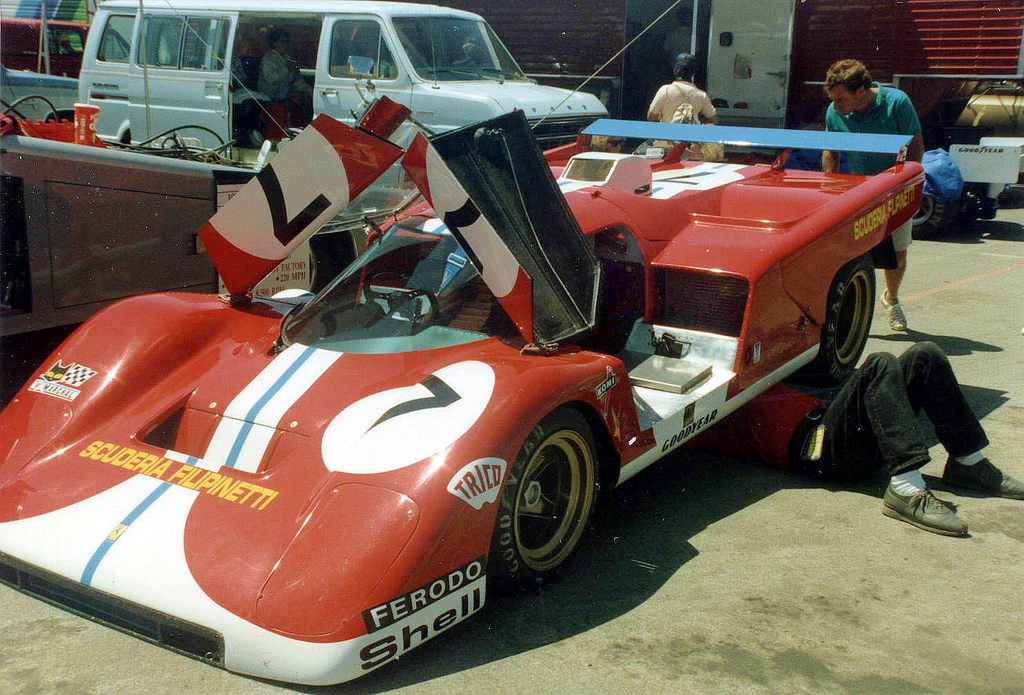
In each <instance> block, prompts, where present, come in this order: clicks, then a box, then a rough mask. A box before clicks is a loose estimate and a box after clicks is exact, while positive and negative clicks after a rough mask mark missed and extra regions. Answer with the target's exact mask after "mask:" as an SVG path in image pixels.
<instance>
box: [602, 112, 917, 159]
mask: <svg viewBox="0 0 1024 695" xmlns="http://www.w3.org/2000/svg"><path fill="white" fill-rule="evenodd" d="M583 134H584V135H610V136H615V137H623V138H637V139H640V140H680V141H683V142H717V143H721V144H722V145H738V146H741V147H779V148H792V149H806V150H834V151H837V152H874V153H880V154H893V155H894V154H899V151H900V150H901V149H902V148H903V147H905V146H906V145H907V143H909V142H910V140H911V138H912V137H913V136H911V135H877V134H870V133H833V132H826V131H823V130H783V129H779V128H745V127H738V126H726V125H691V124H685V123H653V122H644V121H623V120H616V119H613V118H602V119H600V120H597V121H594V122H593V123H592V124H590V125H589V126H587V127H586V128H584V129H583Z"/></svg>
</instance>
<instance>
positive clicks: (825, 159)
mask: <svg viewBox="0 0 1024 695" xmlns="http://www.w3.org/2000/svg"><path fill="white" fill-rule="evenodd" d="M825 91H826V92H828V97H829V99H831V100H832V103H831V104H830V105H829V107H828V112H827V113H826V114H825V130H829V131H836V132H843V133H882V134H886V135H913V136H914V137H913V139H912V140H911V141H910V144H909V145H908V147H907V159H908V160H912V161H915V162H920V161H921V156H922V155H923V154H924V139H923V138H922V137H921V122H920V121H919V120H918V118H917V111H915V110H914V105H913V104H912V103H911V102H910V97H908V96H907V95H906V94H904V93H903V92H901V91H900V90H898V89H893V88H892V87H883V86H881V85H880V84H878V83H877V82H874V81H872V79H871V73H869V72H868V69H867V68H866V67H864V64H863V63H861V62H860V61H859V60H849V59H847V60H839V61H836V62H835V63H833V64H832V66H831V67H830V68H829V69H828V73H827V74H826V75H825ZM846 156H847V159H848V160H849V162H850V172H851V173H854V174H863V175H865V176H872V175H874V174H877V173H879V172H881V171H884V170H885V169H888V168H889V167H891V166H892V165H893V164H895V163H896V158H895V157H894V156H893V155H887V154H873V153H867V152H848V153H847V154H846ZM821 168H822V170H823V171H825V172H835V171H837V170H838V168H839V156H838V155H837V154H836V153H834V152H829V151H828V150H826V151H824V152H822V156H821ZM912 228H913V223H912V222H911V221H910V220H907V222H906V223H905V224H904V225H902V226H901V227H900V228H899V229H897V230H896V231H894V232H893V234H892V241H893V247H894V248H895V250H896V260H897V267H896V268H886V269H885V291H884V292H883V293H882V306H883V307H884V308H885V313H886V316H887V317H888V319H889V327H890V328H892V329H893V330H894V331H905V330H907V316H906V314H904V313H903V307H902V306H900V301H899V289H900V283H902V282H903V275H904V274H905V273H906V270H907V248H909V246H910V242H911V231H912Z"/></svg>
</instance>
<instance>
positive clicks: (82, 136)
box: [75, 104, 100, 146]
mask: <svg viewBox="0 0 1024 695" xmlns="http://www.w3.org/2000/svg"><path fill="white" fill-rule="evenodd" d="M99 112H100V107H99V106H94V105H93V104H75V143H76V144H78V145H90V146H96V144H97V138H96V116H97V114H99Z"/></svg>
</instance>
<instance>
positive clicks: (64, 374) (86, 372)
mask: <svg viewBox="0 0 1024 695" xmlns="http://www.w3.org/2000/svg"><path fill="white" fill-rule="evenodd" d="M94 374H96V370H94V369H89V368H88V367H84V366H82V365H80V364H78V363H77V362H72V363H71V364H69V365H65V364H64V363H63V362H61V361H60V360H57V362H56V363H55V364H54V365H53V366H52V367H50V368H49V369H47V370H46V373H45V374H44V375H43V379H44V380H46V381H49V382H50V383H51V384H65V385H67V386H81V385H82V384H84V383H85V382H86V381H88V380H89V378H90V377H92V376H93V375H94Z"/></svg>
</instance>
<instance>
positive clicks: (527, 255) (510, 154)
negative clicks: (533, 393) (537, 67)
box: [402, 111, 600, 343]
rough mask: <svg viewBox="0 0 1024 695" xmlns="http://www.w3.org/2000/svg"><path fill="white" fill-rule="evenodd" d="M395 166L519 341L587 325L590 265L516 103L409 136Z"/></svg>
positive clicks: (570, 334)
mask: <svg viewBox="0 0 1024 695" xmlns="http://www.w3.org/2000/svg"><path fill="white" fill-rule="evenodd" d="M402 165H403V166H404V167H405V169H406V170H407V171H408V172H409V175H410V176H411V177H412V178H413V180H414V181H415V182H416V185H417V186H418V187H419V189H420V191H421V192H422V193H423V194H424V196H425V197H426V198H427V200H428V201H430V203H431V205H432V206H433V208H434V211H435V212H436V213H437V216H438V217H439V218H440V219H441V220H442V221H443V222H444V223H445V225H446V226H447V227H448V228H449V229H450V230H451V232H452V234H453V235H455V237H456V238H457V239H458V241H459V244H460V245H461V246H462V247H463V249H464V250H465V251H466V253H467V256H468V259H469V261H470V262H471V263H472V264H473V266H474V267H475V268H476V269H477V272H479V273H480V275H481V277H482V278H483V280H484V282H485V283H487V286H488V287H489V288H490V290H491V291H492V292H493V293H494V296H495V297H497V298H498V301H499V302H501V304H502V306H503V307H504V308H505V311H506V312H507V313H508V315H509V317H510V318H511V319H512V320H513V322H515V324H516V326H517V327H518V328H519V331H520V332H521V333H522V335H523V337H524V338H525V339H526V340H527V341H528V342H537V343H552V342H559V341H563V340H569V339H571V338H574V337H577V336H580V335H581V334H583V333H586V332H587V331H589V330H590V329H592V328H593V326H594V324H595V321H596V313H597V291H598V287H599V283H600V265H599V264H598V261H597V257H596V256H595V254H594V251H593V248H592V246H591V245H590V244H589V243H588V242H587V240H586V238H585V237H584V236H583V233H582V231H581V230H580V227H579V224H578V223H577V222H576V218H575V217H573V215H572V213H571V212H570V210H569V207H568V205H567V203H566V202H565V198H564V197H563V196H562V193H561V192H560V191H559V189H558V185H557V184H556V183H555V180H554V177H553V176H552V174H551V169H550V168H549V167H548V165H547V163H546V162H545V160H544V157H543V155H542V154H541V151H540V148H539V147H538V146H537V143H536V140H534V138H533V135H532V133H531V132H530V129H529V125H528V124H527V122H526V117H525V115H524V114H523V112H522V111H514V112H512V113H509V114H506V115H504V116H499V117H498V118H494V119H491V120H489V121H484V122H482V123H478V124H475V125H471V126H467V127H465V128H460V129H458V130H454V131H450V132H448V133H445V134H443V135H438V136H435V137H432V138H431V139H430V141H429V143H428V142H427V140H426V139H425V138H424V137H423V136H422V135H419V136H417V138H416V140H414V141H413V143H412V144H411V145H410V147H409V150H408V152H407V153H406V155H405V157H404V158H403V159H402Z"/></svg>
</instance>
